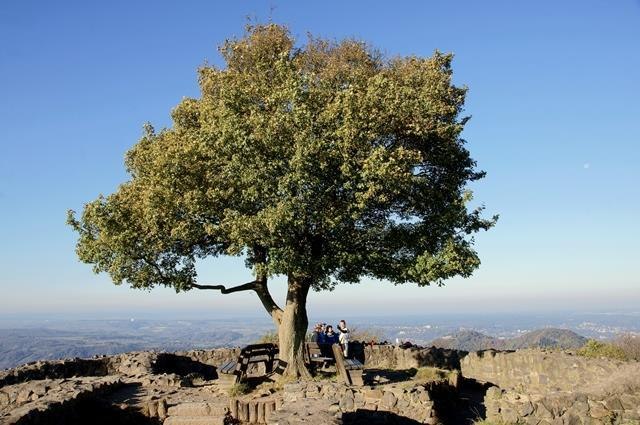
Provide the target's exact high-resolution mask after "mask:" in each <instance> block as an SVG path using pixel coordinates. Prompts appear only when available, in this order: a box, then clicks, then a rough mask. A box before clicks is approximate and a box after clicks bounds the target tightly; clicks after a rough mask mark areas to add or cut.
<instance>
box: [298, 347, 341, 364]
mask: <svg viewBox="0 0 640 425" xmlns="http://www.w3.org/2000/svg"><path fill="white" fill-rule="evenodd" d="M304 348H305V350H304V354H305V360H306V362H307V363H309V365H311V368H312V369H315V368H316V367H317V366H318V365H319V366H321V367H323V366H325V365H326V364H327V363H333V362H335V361H336V360H335V358H334V357H333V351H332V350H331V344H318V343H317V342H305V343H304Z"/></svg>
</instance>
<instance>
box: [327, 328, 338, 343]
mask: <svg viewBox="0 0 640 425" xmlns="http://www.w3.org/2000/svg"><path fill="white" fill-rule="evenodd" d="M337 343H338V334H337V333H335V332H334V331H333V326H331V325H327V330H326V331H325V333H324V344H337Z"/></svg>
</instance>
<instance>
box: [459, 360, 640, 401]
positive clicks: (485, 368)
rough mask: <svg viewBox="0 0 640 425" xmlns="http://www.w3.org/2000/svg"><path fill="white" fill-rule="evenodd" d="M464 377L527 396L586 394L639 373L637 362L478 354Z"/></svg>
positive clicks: (464, 367) (464, 364)
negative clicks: (615, 379) (607, 382)
mask: <svg viewBox="0 0 640 425" xmlns="http://www.w3.org/2000/svg"><path fill="white" fill-rule="evenodd" d="M461 366H462V375H463V376H465V377H467V378H473V379H476V380H478V381H483V382H490V383H492V384H494V385H497V386H499V387H500V388H502V389H514V390H520V391H523V392H549V391H583V390H584V389H585V387H587V386H592V385H594V384H596V383H598V382H602V381H605V380H607V379H608V378H609V377H611V376H612V375H614V374H620V373H621V371H624V370H628V371H629V372H630V373H632V372H633V371H636V370H638V368H639V366H638V363H636V362H631V363H628V362H621V361H616V360H611V359H591V358H586V357H582V356H577V355H574V354H571V353H565V352H552V351H544V350H534V349H531V350H518V351H515V352H513V351H503V352H499V351H494V350H487V351H478V352H476V353H470V354H469V355H468V356H466V357H465V358H464V359H463V360H462V362H461Z"/></svg>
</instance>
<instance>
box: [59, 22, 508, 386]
mask: <svg viewBox="0 0 640 425" xmlns="http://www.w3.org/2000/svg"><path fill="white" fill-rule="evenodd" d="M220 51H221V54H222V56H223V58H224V60H225V62H226V67H224V68H216V67H213V66H203V67H202V68H200V70H199V83H200V88H201V96H200V98H199V99H191V98H185V99H184V100H183V101H182V102H180V104H178V106H177V107H176V108H175V109H174V110H173V111H172V119H173V125H172V127H171V128H167V129H163V130H161V131H159V132H156V131H155V130H154V129H153V127H151V126H150V125H146V126H145V132H144V135H143V137H142V138H141V140H140V141H139V142H138V143H137V144H136V145H135V146H134V147H133V148H132V149H131V150H130V151H129V152H128V153H127V155H126V167H127V170H128V172H129V173H130V175H131V178H130V180H129V181H127V182H125V183H123V184H122V185H121V186H120V187H119V188H118V190H117V191H116V192H115V193H113V194H111V195H109V196H106V197H103V196H100V197H99V198H98V199H96V200H95V201H93V202H90V203H88V204H87V205H86V206H85V208H84V211H83V212H82V215H81V217H79V218H76V216H75V213H74V212H73V211H70V212H69V223H70V224H71V225H72V226H73V228H74V229H75V230H76V231H77V232H78V234H79V241H78V244H77V253H78V256H79V258H80V260H82V261H83V262H86V263H90V264H93V269H94V271H95V272H96V273H99V272H107V273H108V274H109V275H110V276H111V278H112V280H113V282H114V283H116V284H121V283H123V282H126V283H128V284H129V285H130V286H132V287H133V288H151V287H154V286H157V285H164V286H170V287H173V288H175V290H176V291H188V290H192V289H204V290H215V291H219V292H221V293H223V294H229V293H233V292H238V291H254V292H255V293H256V294H257V296H258V298H259V299H260V301H261V302H262V305H263V306H264V308H265V309H266V310H267V312H268V313H269V314H270V316H271V317H272V318H273V321H274V323H275V324H276V326H277V328H278V336H279V344H280V358H281V359H282V360H284V361H286V362H287V364H288V366H287V369H286V372H285V373H286V374H288V375H294V376H302V377H305V376H308V372H307V370H306V368H305V367H304V362H303V355H302V352H303V351H302V346H303V341H304V339H305V333H306V331H307V326H308V321H307V313H306V301H307V295H308V293H309V290H310V289H314V290H318V291H319V290H324V289H331V288H332V287H333V286H334V285H336V284H338V283H344V282H348V283H355V282H358V281H359V280H360V279H361V278H362V277H365V276H367V277H371V278H375V279H379V280H387V281H391V282H392V283H394V284H401V283H406V282H414V283H417V284H418V285H420V286H426V285H430V284H438V285H441V284H442V282H443V281H444V280H445V279H447V278H450V277H453V276H464V277H467V276H469V275H470V274H471V273H472V271H473V270H474V269H476V268H477V267H478V265H479V264H480V261H479V259H478V256H477V253H476V252H475V251H474V249H473V237H472V235H473V234H474V233H475V232H478V231H479V230H482V229H488V228H490V227H491V226H492V225H493V224H494V222H495V217H494V218H490V219H485V218H483V217H482V216H481V209H469V208H468V205H467V204H468V201H469V199H470V195H469V191H468V190H467V184H468V183H469V182H471V181H474V180H477V179H480V178H481V177H482V176H483V172H480V171H478V170H476V168H475V165H476V164H475V162H474V160H473V159H472V158H471V157H470V155H469V152H468V150H467V149H466V148H465V146H464V144H465V142H464V140H463V139H462V138H461V132H462V130H463V127H464V124H465V122H466V120H467V118H465V117H462V116H461V113H462V109H463V104H464V99H465V93H466V89H465V88H461V87H456V86H455V85H453V84H452V81H451V60H452V56H451V55H448V54H441V53H439V52H435V53H434V54H433V56H431V57H427V58H421V57H415V56H410V57H397V58H393V59H386V58H385V57H384V56H383V55H381V54H380V53H379V52H378V51H376V50H374V49H372V48H370V47H368V46H367V45H366V44H365V43H362V42H359V41H355V40H343V41H340V42H332V41H326V40H322V39H317V38H313V37H309V39H308V41H307V43H306V45H304V46H302V47H299V46H297V45H296V44H295V41H294V39H293V38H292V36H291V35H290V33H289V32H288V30H287V29H286V28H284V27H282V26H279V25H274V24H269V25H257V26H253V27H249V28H248V29H247V32H246V33H245V35H244V36H243V37H242V38H239V39H233V40H229V41H227V42H225V43H224V44H223V45H222V46H221V48H220ZM220 255H231V256H245V258H246V266H247V268H248V269H249V270H250V271H251V273H252V279H251V281H250V282H248V283H245V284H241V285H238V286H229V285H227V284H226V283H224V282H223V284H218V283H215V284H206V283H203V282H200V281H199V280H198V278H197V275H196V267H195V266H196V261H197V260H198V259H202V258H206V257H217V256H220ZM276 275H284V276H286V277H287V296H286V301H285V304H284V308H281V307H279V306H278V304H277V303H276V302H275V301H274V299H273V298H272V296H271V295H270V293H269V289H268V285H267V282H268V279H269V278H270V277H272V276H276Z"/></svg>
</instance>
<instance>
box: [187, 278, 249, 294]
mask: <svg viewBox="0 0 640 425" xmlns="http://www.w3.org/2000/svg"><path fill="white" fill-rule="evenodd" d="M257 283H258V281H257V280H254V281H252V282H247V283H245V284H243V285H238V286H233V287H231V288H227V287H226V286H224V285H198V284H197V283H192V284H191V287H192V288H196V289H212V290H215V291H220V293H221V294H231V293H234V292H240V291H250V290H254V291H255V290H256V285H257Z"/></svg>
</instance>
